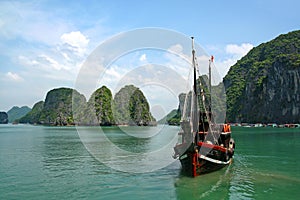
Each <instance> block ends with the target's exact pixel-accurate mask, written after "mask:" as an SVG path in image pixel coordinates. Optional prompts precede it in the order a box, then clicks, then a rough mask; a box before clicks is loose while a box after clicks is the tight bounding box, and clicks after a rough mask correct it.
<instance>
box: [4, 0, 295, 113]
mask: <svg viewBox="0 0 300 200" xmlns="http://www.w3.org/2000/svg"><path fill="white" fill-rule="evenodd" d="M299 7H300V2H299V1H297V0H286V1H278V0H264V1H261V0H251V1H241V0H227V1H222V0H212V1H202V0H192V1H188V0H187V1H183V0H172V1H171V0H170V1H169V0H165V1H163V0H161V1H158V0H153V1H134V0H131V1H130V0H128V1H122V0H110V1H105V0H103V1H101V0H95V1H58V0H51V1H50V0H49V1H47V0H39V1H38V0H28V1H13V0H8V1H5V0H1V1H0V9H1V12H0V99H1V100H0V111H8V110H9V109H10V108H11V107H13V106H24V105H26V106H29V107H31V108H32V106H33V105H34V104H35V103H36V102H38V101H40V100H45V97H46V93H47V91H49V90H51V89H53V88H59V87H71V88H75V87H76V80H77V79H78V76H79V74H80V72H81V70H82V67H83V65H84V63H85V62H86V60H87V59H88V57H89V55H90V54H91V53H92V52H94V51H95V50H96V49H97V47H99V45H100V46H101V44H103V43H105V42H106V41H108V40H109V39H111V38H116V36H118V35H119V34H120V33H127V32H128V31H132V30H136V29H143V28H149V27H155V28H160V29H162V30H172V31H174V32H177V33H179V34H182V35H185V36H187V37H190V36H194V37H195V41H196V43H197V44H199V45H200V46H201V47H202V48H203V49H204V50H205V52H207V55H214V58H215V59H214V66H215V68H216V69H217V71H218V73H219V75H220V79H219V80H222V78H223V77H224V76H225V75H226V73H227V72H228V70H229V68H230V66H232V65H233V64H234V63H236V61H237V60H239V59H241V58H242V57H243V56H244V55H246V54H247V52H248V51H249V50H251V49H252V48H253V47H255V46H258V45H259V44H261V43H264V42H268V41H270V40H271V39H274V38H275V37H277V36H278V35H280V34H284V33H288V32H290V31H293V30H298V29H299V28H300V27H299V26H300V24H299V22H300V15H299V14H298V13H299V12H298V9H299ZM121 45H123V43H121ZM180 48H182V47H181V46H180V45H177V46H176V41H174V45H173V46H170V48H169V49H177V50H178V49H179V50H180ZM177 50H176V51H177ZM171 57H173V58H171ZM171 61H173V63H171ZM174 61H176V62H181V63H184V61H182V60H180V59H178V58H176V59H174V55H171V54H170V53H168V52H166V51H164V52H163V53H160V52H159V51H158V50H157V49H156V50H147V49H141V50H137V51H132V52H130V53H128V54H124V55H123V54H122V56H120V58H118V59H117V60H114V61H113V62H111V64H110V66H109V67H108V68H107V70H106V73H105V74H102V75H101V74H96V75H97V76H98V84H97V85H95V86H94V87H98V86H101V84H105V85H107V86H108V87H109V88H110V89H112V92H113V94H115V93H116V92H117V90H116V88H117V86H116V85H118V84H119V83H120V80H123V79H124V74H125V77H126V76H127V75H128V76H129V75H132V74H135V71H134V70H135V68H134V67H135V66H137V65H138V66H145V65H146V66H147V64H148V65H151V69H153V67H154V69H159V66H161V68H163V67H164V66H168V64H169V66H171V65H172V64H174ZM156 64H158V65H156ZM182 65H184V64H182ZM148 67H149V66H148ZM142 68H143V67H142ZM145 70H148V68H147V69H146V68H145ZM175 70H177V69H175ZM162 71H163V70H162ZM178 71H179V72H178V73H181V72H180V70H178ZM182 73H183V74H184V73H187V72H182ZM99 77H100V78H99ZM184 77H186V75H184ZM141 78H142V79H143V77H141ZM127 83H128V82H127ZM129 83H130V82H129ZM161 84H164V83H161ZM140 87H141V89H142V91H143V92H144V93H145V96H146V97H147V98H148V99H149V102H150V106H151V107H152V109H154V110H153V111H154V112H155V113H156V116H157V117H161V116H163V115H164V114H166V113H167V112H168V111H169V110H170V109H173V108H176V107H177V104H178V102H177V97H176V96H177V95H178V94H176V92H174V91H171V90H170V88H168V87H160V86H159V84H152V85H151V84H149V83H148V84H146V86H145V85H144V86H143V85H140ZM93 89H94V88H93ZM151 91H152V92H151ZM153 91H156V93H153ZM79 92H82V93H84V94H85V95H86V98H87V99H88V98H89V95H90V94H86V93H85V92H84V91H79ZM163 94H165V95H163ZM170 98H171V99H172V100H170Z"/></svg>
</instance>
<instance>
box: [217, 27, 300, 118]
mask: <svg viewBox="0 0 300 200" xmlns="http://www.w3.org/2000/svg"><path fill="white" fill-rule="evenodd" d="M299 77H300V31H293V32H290V33H288V34H283V35H280V36H278V37H277V38H275V39H273V40H271V41H269V42H267V43H263V44H261V45H259V46H257V47H255V48H253V49H252V50H251V51H250V52H249V53H248V54H247V55H246V56H244V57H243V58H242V59H241V60H239V61H238V62H237V63H236V64H235V65H233V66H232V67H231V68H230V70H229V72H228V74H227V75H226V76H225V78H224V80H223V82H224V85H225V87H226V95H227V119H228V120H229V121H231V122H249V123H257V122H262V123H269V122H276V123H298V122H299V115H300V100H299V99H300V96H299V95H300V78H299Z"/></svg>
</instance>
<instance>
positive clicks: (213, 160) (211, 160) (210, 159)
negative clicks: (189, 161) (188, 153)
mask: <svg viewBox="0 0 300 200" xmlns="http://www.w3.org/2000/svg"><path fill="white" fill-rule="evenodd" d="M199 158H201V159H204V160H207V161H209V162H212V163H217V164H221V165H227V164H229V163H230V160H228V161H227V162H224V161H220V160H216V159H213V158H209V157H207V156H204V155H199Z"/></svg>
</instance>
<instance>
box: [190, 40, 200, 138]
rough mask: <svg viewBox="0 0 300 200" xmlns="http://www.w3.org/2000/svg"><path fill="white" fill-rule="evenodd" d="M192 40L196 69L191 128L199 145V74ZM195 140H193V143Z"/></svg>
mask: <svg viewBox="0 0 300 200" xmlns="http://www.w3.org/2000/svg"><path fill="white" fill-rule="evenodd" d="M191 38H192V56H193V61H192V62H193V68H194V87H193V90H194V91H193V93H192V110H191V114H192V115H191V117H192V120H191V127H192V133H193V138H195V136H196V142H197V143H198V129H199V116H198V115H199V113H198V95H197V74H196V56H195V53H196V52H195V45H194V37H191ZM194 142H195V140H193V143H194Z"/></svg>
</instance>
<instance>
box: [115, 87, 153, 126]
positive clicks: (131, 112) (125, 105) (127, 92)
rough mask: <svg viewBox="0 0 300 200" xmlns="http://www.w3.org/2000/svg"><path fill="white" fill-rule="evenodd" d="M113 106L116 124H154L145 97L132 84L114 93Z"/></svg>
mask: <svg viewBox="0 0 300 200" xmlns="http://www.w3.org/2000/svg"><path fill="white" fill-rule="evenodd" d="M113 108H114V114H115V115H114V118H115V120H116V123H117V124H122V125H138V126H148V125H155V124H156V121H155V119H154V117H153V116H152V114H151V112H150V106H149V104H148V101H147V99H146V97H145V96H144V94H143V93H142V91H141V90H140V89H139V88H137V87H135V86H133V85H127V86H125V87H123V88H121V89H120V91H119V92H118V93H116V95H115V98H114V106H113Z"/></svg>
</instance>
